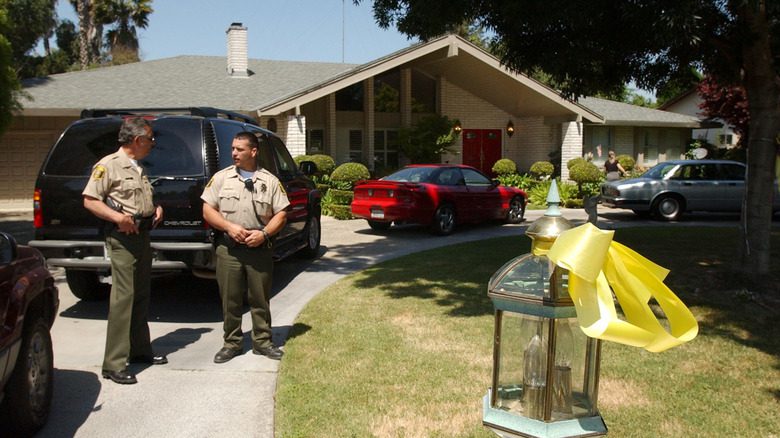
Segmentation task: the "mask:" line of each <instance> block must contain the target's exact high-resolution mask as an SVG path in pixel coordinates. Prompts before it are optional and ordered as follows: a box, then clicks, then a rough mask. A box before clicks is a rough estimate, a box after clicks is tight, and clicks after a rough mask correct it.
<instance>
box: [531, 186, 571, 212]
mask: <svg viewBox="0 0 780 438" xmlns="http://www.w3.org/2000/svg"><path fill="white" fill-rule="evenodd" d="M550 184H552V183H551V181H550V180H547V181H541V182H539V183H537V184H536V185H535V186H533V187H531V189H530V190H529V191H528V202H530V203H531V204H533V205H535V206H537V207H546V206H547V192H549V191H550ZM558 193H559V194H560V196H561V205H563V206H565V205H566V202H567V201H568V200H570V199H577V198H578V195H577V186H576V185H574V184H569V183H561V182H560V181H558Z"/></svg>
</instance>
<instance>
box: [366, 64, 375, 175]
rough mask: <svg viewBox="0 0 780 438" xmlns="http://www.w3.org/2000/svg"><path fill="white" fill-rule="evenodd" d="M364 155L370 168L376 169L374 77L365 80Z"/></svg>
mask: <svg viewBox="0 0 780 438" xmlns="http://www.w3.org/2000/svg"><path fill="white" fill-rule="evenodd" d="M363 91H364V93H363V126H364V128H365V129H363V157H365V161H366V167H368V170H374V126H375V123H374V78H373V77H371V78H368V79H366V80H364V81H363Z"/></svg>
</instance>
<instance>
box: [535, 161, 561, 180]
mask: <svg viewBox="0 0 780 438" xmlns="http://www.w3.org/2000/svg"><path fill="white" fill-rule="evenodd" d="M529 171H530V172H531V174H532V175H534V176H535V177H537V178H542V177H546V176H550V175H552V174H553V172H555V166H554V165H553V163H551V162H549V161H537V162H536V163H534V164H532V165H531V168H530V169H529Z"/></svg>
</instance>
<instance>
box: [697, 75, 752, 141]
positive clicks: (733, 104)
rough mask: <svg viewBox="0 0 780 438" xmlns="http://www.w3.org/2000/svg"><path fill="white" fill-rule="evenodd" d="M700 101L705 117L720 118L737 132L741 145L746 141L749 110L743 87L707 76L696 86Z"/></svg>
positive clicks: (748, 127)
mask: <svg viewBox="0 0 780 438" xmlns="http://www.w3.org/2000/svg"><path fill="white" fill-rule="evenodd" d="M696 89H697V91H698V92H699V96H701V98H702V102H701V103H700V104H699V108H700V109H701V110H702V113H703V114H704V115H705V116H706V117H711V118H717V119H721V120H723V121H724V122H726V123H728V124H729V125H730V126H731V127H733V128H734V131H735V132H736V133H737V134H739V142H740V144H741V145H744V144H745V143H747V141H746V140H747V139H749V137H748V133H749V129H750V110H749V108H748V100H747V97H746V96H745V89H744V88H743V87H741V86H739V85H723V84H721V83H719V82H718V81H717V80H716V79H715V78H713V77H712V76H707V77H705V78H704V79H702V81H701V82H700V83H699V85H698V87H697V88H696Z"/></svg>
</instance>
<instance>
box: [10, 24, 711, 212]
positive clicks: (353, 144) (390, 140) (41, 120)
mask: <svg viewBox="0 0 780 438" xmlns="http://www.w3.org/2000/svg"><path fill="white" fill-rule="evenodd" d="M227 37H228V38H227V39H228V56H227V66H226V63H225V58H224V57H214V56H178V57H173V58H166V59H160V60H154V61H146V62H138V63H133V64H125V65H120V66H112V67H105V68H98V69H93V70H87V71H78V72H71V73H64V74H58V75H52V76H49V77H46V78H41V79H34V80H29V81H25V83H24V91H25V92H26V93H27V94H28V95H29V96H31V98H32V100H29V101H25V102H23V105H24V110H23V111H22V112H21V114H19V115H18V116H16V117H15V118H14V122H13V124H12V126H11V128H10V129H9V130H8V131H7V132H6V133H5V134H4V135H3V136H2V138H0V154H2V155H3V157H5V159H4V160H2V162H0V178H2V179H3V180H4V181H7V183H6V184H2V185H0V206H6V207H8V206H12V207H13V206H18V207H21V208H29V205H31V204H30V198H31V194H32V191H33V188H34V183H35V177H36V175H37V172H38V169H39V168H40V164H41V162H42V160H43V159H44V157H45V155H46V153H47V151H48V150H49V148H50V147H51V145H52V144H53V143H54V142H55V141H56V140H57V138H58V137H59V135H60V133H61V132H62V130H63V129H64V128H65V127H66V126H67V125H68V124H69V123H70V122H72V121H73V120H76V119H77V118H78V117H79V115H80V112H81V110H83V109H85V108H181V107H192V106H213V107H218V108H223V109H227V110H231V111H235V112H240V113H244V114H247V115H250V116H252V117H254V118H256V119H257V120H258V121H259V122H260V124H261V125H262V126H263V127H266V128H269V129H271V130H273V131H275V132H276V133H277V134H278V135H280V136H281V137H282V138H283V139H284V140H285V143H286V145H287V147H288V149H289V150H290V152H291V154H292V155H293V156H297V155H302V154H312V153H324V154H329V155H331V156H332V157H334V159H335V160H336V162H337V163H342V162H346V161H359V162H363V163H364V164H366V165H367V166H368V167H369V168H371V169H378V168H382V167H388V168H393V167H397V166H399V165H402V164H404V158H403V157H402V156H400V154H399V152H398V148H397V135H398V129H399V128H401V127H406V126H411V125H412V124H414V123H415V122H416V121H417V120H419V119H420V118H421V117H424V116H426V115H430V114H440V115H445V116H447V117H449V118H450V119H457V120H459V121H460V125H461V127H462V129H463V131H462V134H461V135H460V136H459V139H458V140H457V142H456V144H455V145H454V148H453V149H454V150H455V151H456V153H453V154H449V155H444V156H443V157H442V161H444V162H451V163H464V164H470V165H473V166H475V167H478V168H482V169H483V170H487V171H488V172H489V170H490V168H491V167H492V164H493V163H494V162H495V161H496V160H497V159H499V158H503V157H505V158H510V159H512V160H514V161H515V162H516V163H517V165H518V168H519V169H520V171H525V170H527V169H528V168H529V167H530V166H531V164H533V163H534V162H536V161H540V160H549V159H550V158H549V157H550V155H551V154H556V153H557V152H560V157H561V162H562V163H564V166H562V169H561V171H562V176H563V178H567V177H568V171H567V169H566V166H565V163H566V162H567V161H568V160H569V159H571V158H574V157H579V156H582V155H583V154H584V153H587V152H590V151H591V150H597V145H599V144H600V145H602V149H606V148H612V149H615V150H616V151H617V152H618V153H620V154H623V153H625V154H629V155H632V156H634V157H636V158H637V159H638V161H640V162H644V163H645V164H653V163H655V162H656V161H663V160H665V159H671V158H676V157H678V156H679V155H680V154H681V153H683V152H684V150H685V144H686V142H687V139H688V138H690V137H691V129H692V128H696V127H699V126H700V122H699V120H698V119H697V118H696V117H693V116H687V115H682V114H676V113H671V112H667V111H657V110H651V109H647V108H641V107H636V106H633V105H628V104H623V103H618V102H611V101H607V100H603V99H595V98H585V99H580V101H579V102H572V101H569V100H566V99H563V98H562V97H561V96H560V95H559V94H558V93H557V92H556V91H555V90H553V89H551V88H549V87H547V86H545V85H543V84H541V83H539V82H537V81H535V80H533V79H531V78H529V77H527V76H524V75H519V74H516V73H513V72H511V71H509V70H507V69H506V68H504V67H503V66H501V65H500V63H499V61H498V60H497V59H496V58H494V57H493V56H492V55H490V54H489V53H487V52H485V51H483V50H481V49H480V48H478V47H476V46H474V45H472V44H471V43H469V42H468V41H466V40H464V39H462V38H460V37H458V36H454V35H446V36H442V37H439V38H436V39H433V40H430V41H428V42H424V43H418V44H415V45H412V46H410V47H408V48H405V49H402V50H399V51H397V52H395V53H391V54H389V55H387V56H384V57H382V58H379V59H376V60H374V61H371V62H368V63H365V64H361V65H352V64H342V63H315V62H295V61H270V60H254V59H252V60H250V59H248V58H247V29H246V28H245V27H243V26H242V25H241V24H240V23H233V24H232V25H231V26H230V28H229V29H228V30H227ZM226 67H227V68H226ZM509 125H512V126H513V129H514V131H513V133H511V134H512V135H510V132H509V131H508V129H507V127H508V126H509ZM604 155H606V150H604ZM599 160H600V161H599ZM603 160H604V158H603V157H602V158H600V159H599V157H598V156H597V157H596V160H595V161H596V162H597V163H600V162H603Z"/></svg>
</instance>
